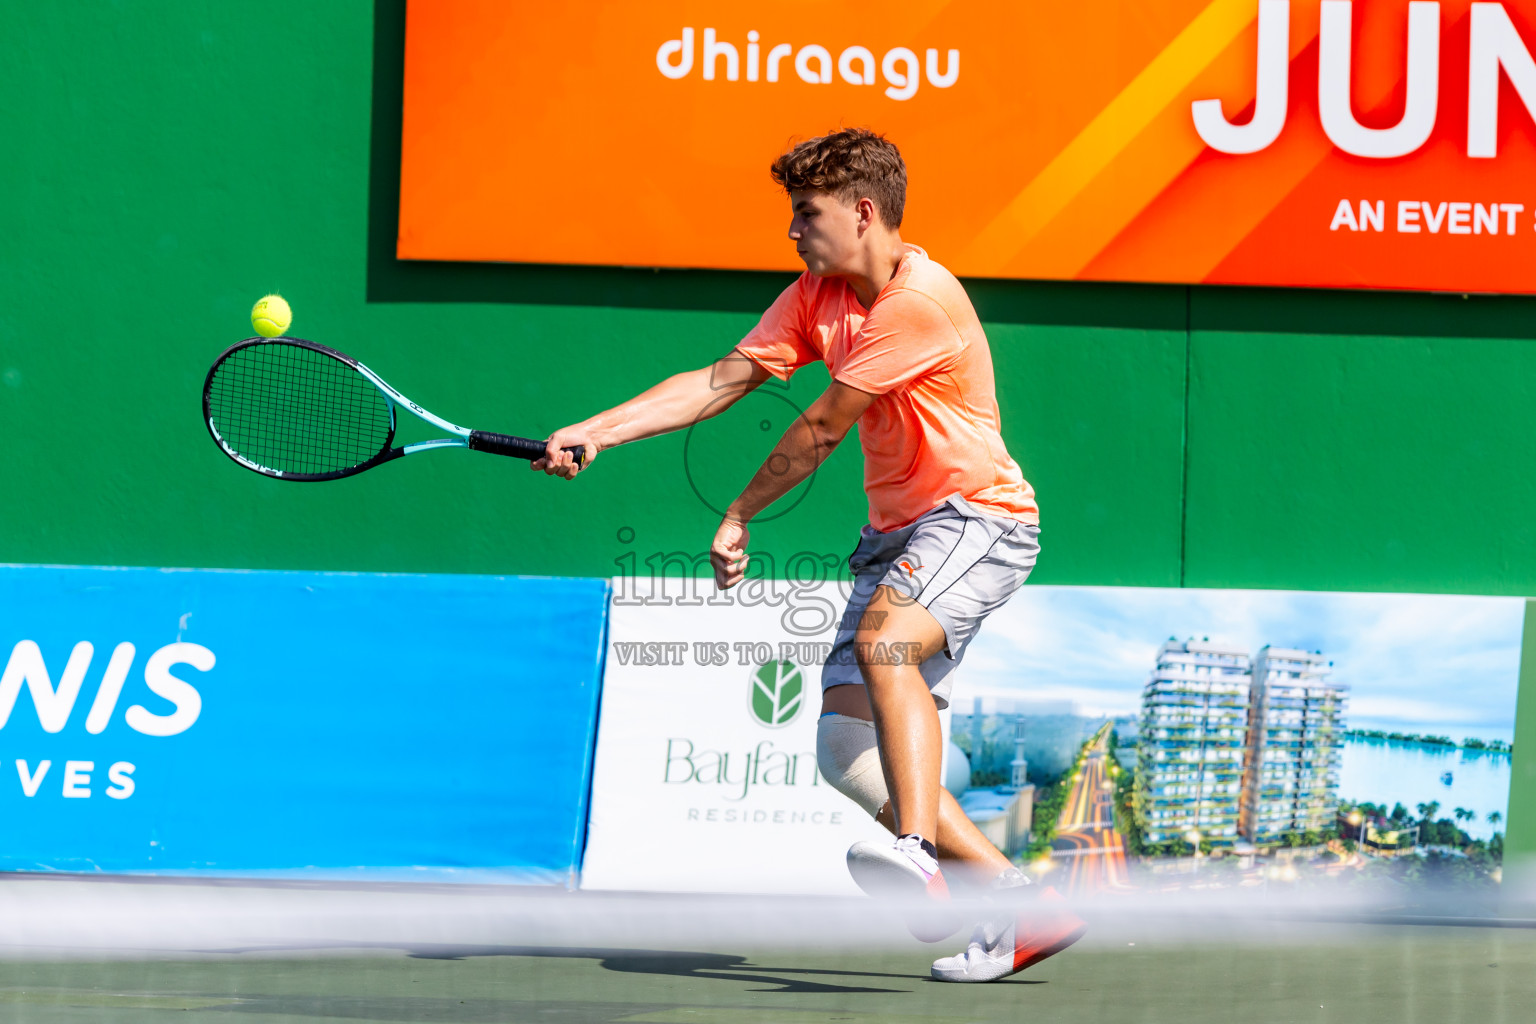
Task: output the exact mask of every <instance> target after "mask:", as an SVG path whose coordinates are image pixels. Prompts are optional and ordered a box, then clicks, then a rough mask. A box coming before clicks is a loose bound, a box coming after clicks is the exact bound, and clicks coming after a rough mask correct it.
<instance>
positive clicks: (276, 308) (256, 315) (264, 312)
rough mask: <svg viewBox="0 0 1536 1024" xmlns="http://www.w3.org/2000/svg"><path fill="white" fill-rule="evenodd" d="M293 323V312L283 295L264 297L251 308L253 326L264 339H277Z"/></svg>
mask: <svg viewBox="0 0 1536 1024" xmlns="http://www.w3.org/2000/svg"><path fill="white" fill-rule="evenodd" d="M291 323H293V310H291V309H289V308H288V302H287V300H286V299H284V298H283V297H282V296H281V295H263V296H262V297H261V298H259V299H257V300H256V305H254V306H252V307H251V326H252V327H254V328H256V333H257V334H259V335H261V336H262V337H263V338H275V337H277V336H278V335H279V334H282V333H283V332H284V331H286V330H287V329H288V325H289V324H291Z"/></svg>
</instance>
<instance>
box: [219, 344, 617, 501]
mask: <svg viewBox="0 0 1536 1024" xmlns="http://www.w3.org/2000/svg"><path fill="white" fill-rule="evenodd" d="M396 405H403V406H405V407H406V408H407V409H409V410H410V411H411V412H413V413H415V414H416V415H417V416H419V417H421V418H422V419H424V420H426V421H427V422H428V423H430V424H432V425H433V426H435V427H438V428H439V429H442V430H446V431H447V432H448V433H450V434H453V435H455V436H454V437H444V438H438V439H435V440H431V441H418V442H416V443H415V444H408V445H403V446H400V447H395V448H392V447H390V445H391V444H393V443H394V440H395V406H396ZM203 420H204V422H206V423H207V424H208V432H209V433H210V434H212V435H213V439H214V441H215V442H217V443H218V446H219V448H220V449H221V450H223V452H224V454H225V455H228V456H229V457H230V458H232V459H234V460H235V461H236V462H238V463H240V465H242V466H244V467H245V468H246V469H249V470H254V471H255V472H257V473H261V474H262V475H264V476H271V477H276V478H277V479H279V480H338V479H340V478H341V477H344V476H353V475H355V474H357V473H361V472H363V471H364V470H366V469H372V468H373V467H374V466H378V465H381V464H383V463H385V462H389V461H390V460H392V459H398V458H400V457H401V456H402V455H415V454H416V453H417V452H425V451H434V450H436V449H438V448H470V449H473V450H474V451H477V452H490V453H492V454H493V455H511V456H513V457H515V458H519V459H527V460H528V461H530V462H532V461H533V460H535V459H541V458H543V457H544V450H545V443H544V442H543V441H535V440H532V439H531V438H526V437H512V436H510V435H508V434H493V433H491V432H489V431H486V430H470V429H469V428H467V427H461V426H459V425H458V424H455V423H449V422H448V421H447V420H445V419H443V418H442V417H441V416H434V415H433V414H432V413H430V412H428V411H427V410H425V409H423V408H422V407H421V406H419V405H417V404H416V403H415V402H413V401H411V400H410V399H409V398H406V397H405V396H404V395H402V394H401V393H400V392H398V391H396V390H395V389H394V388H392V387H390V386H389V385H388V384H386V383H384V379H383V378H382V377H380V376H379V375H378V374H376V373H374V372H373V371H372V370H370V369H368V367H366V366H364V365H363V364H362V363H360V362H358V361H357V360H356V359H353V358H352V357H351V356H349V355H346V354H344V353H341V352H338V351H336V350H335V349H333V348H326V347H325V346H324V345H317V344H315V343H314V342H312V341H305V340H303V339H302V338H247V339H246V340H245V341H242V342H240V343H239V344H238V345H234V346H231V347H230V348H229V349H228V350H226V351H225V352H224V354H223V355H221V356H219V358H218V359H216V360H214V363H213V367H212V368H211V369H210V370H209V371H208V379H207V380H206V381H204V382H203ZM565 450H566V451H568V452H570V453H571V454H572V455H574V456H575V457H576V462H577V464H578V465H580V463H581V462H582V460H583V458H584V456H585V452H586V450H585V449H584V448H582V447H581V446H576V447H571V448H567V449H565Z"/></svg>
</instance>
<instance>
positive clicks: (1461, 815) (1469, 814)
mask: <svg viewBox="0 0 1536 1024" xmlns="http://www.w3.org/2000/svg"><path fill="white" fill-rule="evenodd" d="M1451 813H1452V814H1454V815H1456V820H1457V821H1471V820H1472V819H1473V818H1475V817H1477V812H1476V811H1469V810H1467V809H1466V808H1465V807H1458V808H1456V809H1455V810H1454V811H1452V812H1451Z"/></svg>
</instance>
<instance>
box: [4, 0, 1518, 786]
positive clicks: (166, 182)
mask: <svg viewBox="0 0 1536 1024" xmlns="http://www.w3.org/2000/svg"><path fill="white" fill-rule="evenodd" d="M402 19H403V4H402V2H401V0H389V2H382V0H381V2H380V3H379V4H378V5H377V7H376V8H375V7H374V6H372V5H368V4H364V3H359V2H342V3H333V4H313V3H297V2H291V0H280V2H279V0H263V2H261V3H253V2H235V0H226V2H222V3H216V4H214V3H194V2H191V0H164V2H161V3H133V2H128V0H119V2H100V3H93V4H85V3H81V4H68V5H38V4H14V5H6V6H4V7H3V8H0V124H3V126H4V129H5V132H4V138H5V139H6V140H7V145H6V152H5V154H4V156H3V158H0V195H3V197H4V198H3V199H0V244H3V245H4V253H5V260H4V268H5V272H4V273H3V274H0V437H3V444H0V480H3V481H4V500H3V501H0V561H5V562H57V563H96V564H129V565H178V566H249V567H271V568H299V567H303V568H327V569H363V570H369V569H388V570H419V571H443V572H495V573H535V574H582V575H605V574H608V573H610V572H611V571H612V570H613V566H614V563H615V560H616V559H618V558H621V557H623V556H624V555H625V553H626V552H638V553H640V554H641V555H642V557H643V555H644V554H645V553H649V552H669V551H693V552H699V551H702V550H703V549H704V548H705V547H706V545H707V542H708V539H709V536H710V533H711V531H712V529H713V527H714V524H715V521H716V517H715V516H714V514H713V513H712V512H711V511H710V508H709V505H708V502H709V501H713V502H715V503H716V504H718V503H719V501H720V500H721V499H722V498H723V497H724V496H725V495H727V494H728V493H729V492H730V491H731V490H732V489H733V488H735V487H737V486H739V484H740V483H741V482H742V481H744V480H745V478H746V476H747V475H748V474H749V472H750V470H751V469H752V468H753V466H754V465H755V464H756V460H757V458H758V456H759V455H760V454H761V453H762V451H763V450H764V449H765V448H766V446H767V444H768V443H769V441H770V440H771V438H772V437H773V436H774V433H776V432H777V430H780V429H782V427H783V424H784V421H785V418H786V417H787V415H789V414H790V413H789V410H790V408H791V406H790V405H786V403H785V399H788V401H789V402H790V403H791V404H800V405H803V404H804V403H805V402H807V401H808V400H809V399H810V398H811V397H813V396H814V395H815V394H816V392H817V391H818V389H819V388H820V387H821V386H822V384H823V383H824V381H825V376H824V374H823V375H820V376H818V375H817V374H816V373H814V372H809V371H808V372H806V373H804V374H802V375H801V378H802V379H798V380H797V381H796V382H795V384H794V386H793V387H792V388H790V389H789V390H787V391H773V392H770V391H767V390H765V392H764V393H762V394H761V395H757V396H753V397H752V398H751V399H749V400H748V403H747V407H746V408H745V409H743V410H742V411H741V412H739V413H737V414H736V415H734V416H733V417H729V418H728V419H727V422H721V421H713V422H712V423H710V424H707V425H705V426H704V427H703V428H701V429H700V432H699V434H698V435H697V436H695V437H693V438H691V439H690V438H684V437H682V436H675V437H670V438H664V439H659V440H656V441H652V442H647V443H645V444H642V445H637V446H635V447H633V448H632V449H629V450H621V451H615V452H611V453H608V454H606V455H605V456H603V458H602V459H600V460H599V462H598V464H597V465H596V467H595V468H594V471H593V472H592V473H590V474H589V475H587V476H585V477H584V478H582V479H580V480H578V481H576V482H574V483H570V484H565V483H558V482H556V481H552V480H548V479H545V478H543V477H542V476H534V475H533V474H530V473H529V472H528V471H527V470H526V469H525V468H523V467H521V466H520V465H519V464H517V463H514V462H510V461H497V460H493V459H489V458H487V457H481V456H475V455H469V454H461V453H453V454H447V455H442V456H430V457H424V458H421V459H412V460H407V461H406V462H403V463H399V464H396V465H393V466H390V467H387V468H386V469H383V470H381V471H379V472H376V473H370V474H367V475H365V476H363V477H361V478H358V479H356V480H351V481H345V482H341V483H336V484H329V485H321V486H304V485H292V486H289V485H282V484H277V483H274V482H273V481H270V480H265V479H262V478H259V477H257V476H255V475H253V474H250V473H247V472H245V471H243V470H241V469H239V468H238V467H236V466H235V465H234V464H233V463H231V462H229V461H228V460H226V459H224V458H223V457H222V456H221V455H219V454H218V453H217V451H216V450H215V449H214V447H213V445H212V444H211V442H210V441H209V439H208V437H207V435H206V432H205V430H204V428H203V426H202V424H201V423H200V415H199V404H198V402H199V390H200V385H201V381H202V376H203V373H204V371H205V368H206V367H207V365H208V364H209V362H210V361H211V359H212V358H213V356H214V355H215V354H217V352H219V351H220V350H221V349H222V348H223V347H225V346H226V345H228V344H229V343H231V342H233V341H235V340H237V339H239V338H241V337H243V336H245V335H246V334H248V333H249V327H248V323H247V321H246V311H247V310H248V308H249V306H250V304H251V302H252V301H253V300H254V299H255V298H256V297H257V296H259V295H260V294H262V293H263V292H266V291H269V290H281V291H282V292H283V293H284V294H285V295H286V296H288V298H289V299H290V300H291V301H292V303H293V305H294V308H295V310H296V312H297V322H296V325H295V328H294V333H296V334H299V335H300V336H305V337H312V338H315V339H317V340H320V341H324V342H327V343H329V344H332V345H335V346H337V347H339V348H342V349H344V350H348V351H351V352H353V353H355V354H357V355H359V356H361V357H363V358H364V359H366V361H367V362H369V363H370V364H371V365H373V366H374V367H375V368H376V369H378V370H379V371H380V372H382V373H383V374H384V375H385V376H386V377H387V378H388V379H390V380H392V381H393V382H395V383H396V384H397V385H399V386H401V387H402V388H404V389H405V390H406V391H407V393H409V394H410V395H411V396H412V397H414V398H416V399H417V400H418V401H420V402H422V403H423V404H424V405H427V406H428V407H430V408H433V409H435V410H438V411H440V412H442V413H444V414H446V415H448V416H450V417H452V418H455V419H457V420H459V421H461V422H470V423H474V424H476V425H483V426H485V427H487V428H491V429H502V430H507V431H512V432H522V433H530V434H539V433H541V432H544V431H548V430H551V429H553V428H555V427H557V426H560V425H562V424H563V423H566V422H569V421H570V420H573V419H575V418H578V417H581V416H583V415H585V414H587V413H589V412H591V411H593V410H595V409H597V408H599V407H601V406H603V405H605V404H608V403H611V402H613V401H616V400H618V399H620V398H623V397H626V396H627V395H628V394H630V393H631V392H632V391H633V390H634V389H635V388H636V386H637V385H639V384H642V383H645V382H648V381H650V380H652V379H654V378H656V377H657V376H658V375H660V374H663V373H665V372H668V371H671V370H674V369H679V368H683V367H690V366H696V365H700V364H703V363H705V362H707V361H709V360H711V359H712V358H714V357H715V356H717V355H719V354H720V353H722V352H724V351H726V350H727V349H728V348H729V347H730V346H731V345H732V343H733V342H734V341H735V340H736V339H737V338H738V337H739V336H740V335H741V334H742V333H743V332H744V331H745V330H746V329H747V328H748V327H749V326H750V325H751V324H752V322H753V321H754V317H755V312H756V311H758V310H760V309H761V308H762V307H763V305H765V304H766V303H767V301H769V300H770V299H771V297H772V296H773V295H774V294H775V293H776V292H777V291H778V290H779V288H781V287H782V286H783V284H784V283H785V281H786V280H787V278H785V277H784V276H782V275H775V274H745V273H723V272H705V271H689V272H685V271H671V272H653V271H648V270H623V269H602V268H559V267H520V266H456V265H430V264H401V263H398V262H397V261H395V260H394V259H393V258H392V249H393V234H394V213H393V211H394V206H395V203H396V199H397V195H396V191H397V186H398V171H397V160H398V146H399V138H398V131H399V112H400V99H399V90H400V62H401V53H402ZM810 127H813V128H814V127H817V126H810ZM615 173H622V168H616V169H615ZM562 198H563V197H562V196H561V195H560V194H559V190H558V175H555V176H553V179H552V185H551V191H550V193H549V194H548V195H536V196H515V197H509V200H508V201H509V202H539V203H545V202H558V201H561V200H562ZM919 241H920V240H919ZM936 255H937V256H938V257H939V258H940V259H942V258H943V254H942V253H940V254H936ZM971 288H972V293H973V296H974V298H975V300H976V303H977V306H978V309H979V310H980V311H981V313H982V316H983V319H984V320H985V321H986V322H987V325H988V330H989V334H990V336H991V339H992V344H993V349H994V355H995V358H996V362H997V366H998V371H999V380H1000V401H1001V404H1002V407H1003V412H1004V419H1005V436H1006V437H1007V438H1008V441H1009V443H1010V445H1011V446H1012V447H1013V449H1014V450H1015V452H1016V453H1017V455H1018V457H1019V459H1020V461H1021V463H1023V465H1024V467H1025V470H1026V473H1027V474H1028V475H1029V477H1030V478H1031V480H1032V481H1033V482H1034V483H1035V485H1036V487H1037V489H1038V491H1039V494H1040V500H1041V504H1042V508H1043V514H1044V536H1043V538H1042V541H1043V547H1044V554H1043V557H1042V561H1041V564H1040V569H1039V571H1038V573H1037V575H1036V577H1035V579H1036V580H1037V581H1039V582H1045V583H1077V584H1129V585H1142V586H1167V585H1189V586H1219V587H1281V588H1302V589H1348V590H1403V591H1451V592H1469V593H1486V594H1528V593H1536V535H1533V528H1532V526H1531V516H1530V509H1531V508H1532V507H1533V501H1532V498H1533V497H1536V494H1533V489H1536V475H1533V474H1532V472H1531V471H1530V467H1531V466H1533V465H1536V440H1533V438H1536V401H1533V400H1532V399H1533V395H1532V394H1531V391H1532V383H1531V382H1532V381H1536V346H1533V345H1532V344H1531V343H1530V342H1528V341H1527V340H1526V338H1525V336H1526V334H1527V333H1528V332H1529V331H1530V329H1531V325H1533V324H1536V303H1533V302H1532V301H1530V300H1526V299H1515V298H1496V297H1470V298H1469V297H1464V296H1437V295H1386V294H1362V293H1342V292H1306V291H1266V290H1257V289H1213V288H1176V287H1141V286H1114V285H1066V284H1050V283H1025V282H993V281H978V282H972V283H971ZM765 421H766V422H767V423H768V424H769V427H768V429H767V430H765V429H764V428H763V427H762V424H763V423H764V422H765ZM685 448H686V451H687V458H686V459H685ZM858 475H859V466H858V458H857V451H856V450H855V449H854V448H853V447H852V446H851V445H850V446H848V447H847V449H846V450H844V451H840V452H839V453H837V455H836V456H834V458H833V459H832V461H831V462H830V463H829V464H828V465H827V467H826V468H825V469H824V470H823V471H822V472H821V473H820V474H819V476H818V477H817V478H816V480H815V481H814V482H813V484H812V485H811V487H810V490H809V493H808V494H806V495H805V496H804V500H802V501H801V502H800V503H799V504H798V505H797V506H795V507H794V508H793V509H792V510H791V511H789V512H788V513H787V514H785V515H783V516H781V517H779V518H777V519H774V520H772V521H770V522H764V523H763V524H762V525H761V526H759V527H758V528H757V530H756V531H755V532H756V536H757V541H758V545H759V547H760V548H761V549H762V550H764V551H767V552H770V553H773V554H775V555H776V556H777V557H779V558H781V559H782V558H784V557H787V556H789V555H791V554H793V553H795V552H797V551H801V550H810V551H819V552H827V553H841V552H844V551H846V550H847V549H848V548H849V547H850V543H849V538H850V537H851V535H852V530H853V529H854V528H855V527H856V526H857V525H858V523H860V522H861V521H862V498H861V496H860V493H859V487H858ZM690 481H692V483H691V482H690ZM696 489H697V492H698V493H696ZM700 495H702V498H703V499H705V500H701V497H700ZM625 527H628V528H630V529H632V530H633V531H634V540H633V541H631V542H628V543H625V542H621V541H620V540H619V537H620V531H621V530H622V529H623V528H625ZM624 536H626V537H627V536H628V534H627V533H626V534H624ZM1526 806H1527V807H1528V808H1529V809H1530V811H1529V812H1528V813H1536V799H1532V800H1530V801H1527V803H1526Z"/></svg>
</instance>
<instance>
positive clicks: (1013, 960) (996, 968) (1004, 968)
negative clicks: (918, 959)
mask: <svg viewBox="0 0 1536 1024" xmlns="http://www.w3.org/2000/svg"><path fill="white" fill-rule="evenodd" d="M1041 904H1047V905H1045V906H1042V905H1041ZM1087 930H1088V925H1087V924H1086V923H1084V921H1083V919H1082V918H1080V917H1078V916H1077V915H1076V914H1074V913H1072V912H1071V911H1070V910H1068V909H1067V908H1066V901H1065V900H1063V899H1062V898H1061V896H1060V895H1059V894H1058V893H1057V892H1056V890H1055V889H1050V888H1047V889H1046V890H1045V891H1044V892H1042V893H1041V894H1040V898H1039V901H1037V902H1035V903H1034V904H1033V905H1032V906H1030V907H1028V908H1016V909H1013V910H1010V911H1008V912H1006V913H1004V914H1002V915H999V916H998V917H997V918H995V919H993V920H991V921H983V922H982V923H981V924H979V925H977V926H976V931H975V932H973V933H972V934H971V941H970V944H969V945H967V946H966V947H965V952H964V953H961V954H960V955H959V956H947V957H944V958H943V959H941V960H935V961H934V962H933V968H932V974H933V976H934V977H935V978H936V979H938V980H939V981H958V982H979V981H996V980H997V979H998V978H1006V977H1008V975H1010V974H1017V973H1018V972H1020V971H1022V970H1024V968H1026V967H1029V966H1032V965H1033V964H1037V963H1039V962H1040V961H1041V960H1044V959H1045V958H1046V957H1048V956H1052V955H1054V954H1056V953H1060V952H1061V951H1062V950H1064V949H1066V948H1067V947H1068V946H1070V945H1072V943H1074V942H1076V941H1077V940H1078V939H1080V938H1082V937H1083V933H1084V932H1086V931H1087Z"/></svg>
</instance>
